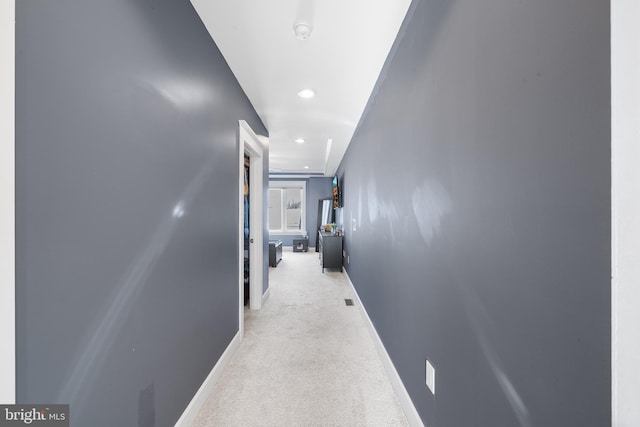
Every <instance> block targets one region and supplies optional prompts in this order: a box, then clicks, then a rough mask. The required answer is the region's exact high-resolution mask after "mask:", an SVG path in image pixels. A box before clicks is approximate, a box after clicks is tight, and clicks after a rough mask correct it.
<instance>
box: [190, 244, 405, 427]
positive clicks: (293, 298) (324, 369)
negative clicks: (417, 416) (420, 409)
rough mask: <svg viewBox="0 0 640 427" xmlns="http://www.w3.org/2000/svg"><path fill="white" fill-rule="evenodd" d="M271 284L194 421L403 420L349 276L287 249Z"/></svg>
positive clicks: (230, 426)
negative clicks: (353, 300)
mask: <svg viewBox="0 0 640 427" xmlns="http://www.w3.org/2000/svg"><path fill="white" fill-rule="evenodd" d="M269 283H270V287H271V296H270V298H269V299H268V300H267V302H266V304H265V306H264V307H263V309H262V310H259V311H248V310H247V311H246V312H245V336H244V340H243V341H242V343H241V344H240V346H239V348H238V351H237V352H236V354H235V355H234V357H233V359H232V361H231V362H230V364H229V366H228V367H227V368H226V369H225V371H224V372H223V374H222V376H221V378H220V381H219V382H218V383H217V384H216V386H215V389H214V391H213V393H212V394H211V396H210V397H209V398H208V400H207V402H206V403H205V405H204V406H203V408H202V410H201V411H200V414H199V415H198V418H197V419H196V422H195V423H194V427H209V426H216V427H218V426H223V427H236V426H243V427H244V426H260V427H263V426H264V427H270V426H273V427H275V426H278V427H287V426H407V425H408V422H407V420H406V418H405V415H404V413H403V411H402V408H401V407H400V404H399V402H398V399H397V397H396V395H395V393H394V391H393V388H392V386H391V383H390V382H389V378H388V377H387V375H386V372H385V371H384V368H383V366H382V362H381V361H380V358H379V357H378V354H377V353H376V350H375V347H374V345H373V341H372V339H371V337H370V336H369V333H368V330H367V329H366V326H365V322H364V320H363V319H362V316H361V315H360V313H359V311H358V308H357V307H349V306H346V305H345V301H344V300H345V298H353V293H352V291H351V288H350V287H349V285H348V282H347V279H346V277H345V276H344V275H343V274H342V273H340V272H339V270H325V273H324V274H323V273H322V272H321V268H320V264H319V261H318V254H317V253H316V252H315V251H313V249H311V250H310V251H309V252H308V253H304V252H292V251H291V248H285V251H284V253H283V259H282V261H281V262H280V263H279V264H278V266H277V267H276V268H269Z"/></svg>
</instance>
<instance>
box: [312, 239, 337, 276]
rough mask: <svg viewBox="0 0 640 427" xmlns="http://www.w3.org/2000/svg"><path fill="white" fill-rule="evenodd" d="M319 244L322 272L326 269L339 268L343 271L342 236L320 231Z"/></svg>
mask: <svg viewBox="0 0 640 427" xmlns="http://www.w3.org/2000/svg"><path fill="white" fill-rule="evenodd" d="M318 242H319V243H318V246H319V252H320V264H321V265H322V272H323V273H324V269H325V268H339V269H340V271H342V236H335V235H333V234H331V233H326V232H324V231H319V232H318Z"/></svg>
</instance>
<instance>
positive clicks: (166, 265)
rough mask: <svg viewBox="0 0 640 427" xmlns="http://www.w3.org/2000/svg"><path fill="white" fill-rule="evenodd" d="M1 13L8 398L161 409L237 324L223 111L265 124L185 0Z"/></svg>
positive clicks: (228, 122) (110, 420) (112, 411)
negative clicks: (12, 23)
mask: <svg viewBox="0 0 640 427" xmlns="http://www.w3.org/2000/svg"><path fill="white" fill-rule="evenodd" d="M16 12H17V30H16V43H17V47H16V69H17V73H16V74H17V81H16V147H17V148H16V155H17V163H16V170H17V178H16V187H17V204H16V210H17V215H16V217H17V223H16V233H17V234H16V236H17V237H16V246H17V249H16V258H17V261H16V262H17V272H16V276H17V279H16V280H17V285H16V294H17V302H16V304H17V305H16V311H17V356H18V362H17V400H18V401H19V402H24V403H69V404H70V405H71V409H70V412H71V418H72V425H77V426H81V425H82V426H84V425H92V426H115V425H138V426H153V425H155V426H169V425H173V424H174V423H175V421H176V420H177V419H178V417H179V416H180V415H181V413H182V412H183V410H184V409H185V407H186V406H187V404H188V403H189V401H190V400H191V398H192V397H193V396H194V394H195V393H196V391H197V390H198V387H199V386H200V385H201V383H202V382H203V381H204V379H205V378H206V377H207V374H208V373H209V372H210V371H211V369H212V368H213V366H214V365H215V363H216V361H217V360H218V358H219V357H220V355H221V354H222V352H223V351H224V350H225V348H226V347H227V345H228V344H229V342H230V341H231V339H232V338H233V337H234V335H235V334H236V332H237V331H238V312H237V311H238V298H239V296H238V281H239V278H238V259H237V257H238V246H237V245H238V227H239V224H238V211H237V210H238V207H237V203H236V202H235V201H237V198H238V192H239V191H240V190H239V188H238V184H237V182H238V179H237V177H238V170H237V165H238V159H237V155H238V154H237V153H238V146H237V144H238V141H237V132H238V120H240V119H243V120H246V121H248V122H249V124H250V125H251V126H252V128H253V129H254V130H255V131H256V132H257V133H258V134H259V135H265V136H266V130H265V128H264V126H263V125H262V123H261V122H260V120H259V119H258V117H257V115H256V114H255V111H254V110H253V108H252V106H251V104H250V103H249V101H248V100H247V98H246V97H245V95H244V93H243V91H242V90H241V88H240V87H239V85H238V83H237V81H236V79H235V77H234V76H233V74H232V73H231V71H230V70H229V68H228V66H227V64H226V62H225V60H224V58H223V57H222V55H221V54H220V52H219V51H218V49H217V48H216V46H215V44H214V42H213V41H212V39H211V37H210V36H209V34H208V33H207V31H206V30H205V28H204V26H203V25H202V23H201V21H200V20H199V18H198V16H197V14H196V13H195V11H194V10H193V8H192V6H191V4H190V3H189V2H176V1H169V0H159V1H152V2H148V1H130V0H113V1H108V2H86V1H80V0H69V1H64V2H41V1H36V0H25V1H20V2H17V11H16ZM265 156H268V152H265ZM265 169H268V167H267V168H265ZM265 190H266V187H265ZM265 246H266V244H265ZM266 262H267V258H266V257H265V268H266ZM266 280H267V278H266V277H265V281H266Z"/></svg>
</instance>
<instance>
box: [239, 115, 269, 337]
mask: <svg viewBox="0 0 640 427" xmlns="http://www.w3.org/2000/svg"><path fill="white" fill-rule="evenodd" d="M263 153H264V146H263V145H262V142H261V141H260V139H259V138H258V136H257V135H256V134H255V132H253V130H252V129H251V127H250V126H249V125H248V124H247V122H245V121H244V120H240V121H239V143H238V171H239V174H238V182H239V184H240V186H239V192H238V209H239V225H240V226H239V227H238V246H239V258H238V271H239V273H240V275H239V287H240V292H239V294H240V300H239V303H240V314H239V316H240V326H241V328H240V329H241V330H243V326H244V325H243V318H244V233H243V226H242V224H244V194H243V188H244V156H245V154H246V155H247V156H249V158H250V165H249V168H250V171H249V187H250V188H251V190H250V192H249V204H250V209H251V214H250V219H249V227H250V231H249V233H250V235H249V238H250V239H252V243H250V244H249V269H250V272H249V308H250V309H251V310H260V309H261V308H262V294H263V292H262V273H263V261H264V249H263V241H264V239H263V232H264V231H263V230H264V225H263V211H264V209H263V199H264V198H263V178H262V177H263V172H264V168H263V166H262V161H263Z"/></svg>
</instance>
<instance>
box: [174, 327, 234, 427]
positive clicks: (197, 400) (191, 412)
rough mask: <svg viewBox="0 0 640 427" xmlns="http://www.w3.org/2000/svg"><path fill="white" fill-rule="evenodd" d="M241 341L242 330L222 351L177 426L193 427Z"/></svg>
mask: <svg viewBox="0 0 640 427" xmlns="http://www.w3.org/2000/svg"><path fill="white" fill-rule="evenodd" d="M241 341H242V336H241V334H240V332H237V333H236V335H235V336H234V337H233V339H232V340H231V342H230V343H229V345H228V346H227V348H226V350H225V351H224V353H222V356H220V359H219V360H218V362H217V363H216V365H215V366H214V367H213V369H212V370H211V372H210V373H209V375H207V378H206V379H205V380H204V382H203V383H202V385H201V386H200V388H199V389H198V391H197V392H196V394H195V396H193V399H191V402H189V405H188V406H187V408H186V409H185V410H184V412H183V413H182V415H181V416H180V418H179V419H178V421H177V422H176V424H175V427H191V426H192V425H193V423H194V422H195V420H196V417H197V416H198V413H199V412H200V409H202V406H203V405H204V403H205V402H206V401H207V398H208V397H209V395H210V394H211V392H212V391H213V387H214V386H215V384H216V383H217V382H218V380H219V379H220V375H222V371H224V368H225V367H226V366H227V365H228V364H229V362H230V361H231V358H232V357H233V355H234V354H235V352H236V350H237V349H238V346H239V345H240V342H241Z"/></svg>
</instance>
